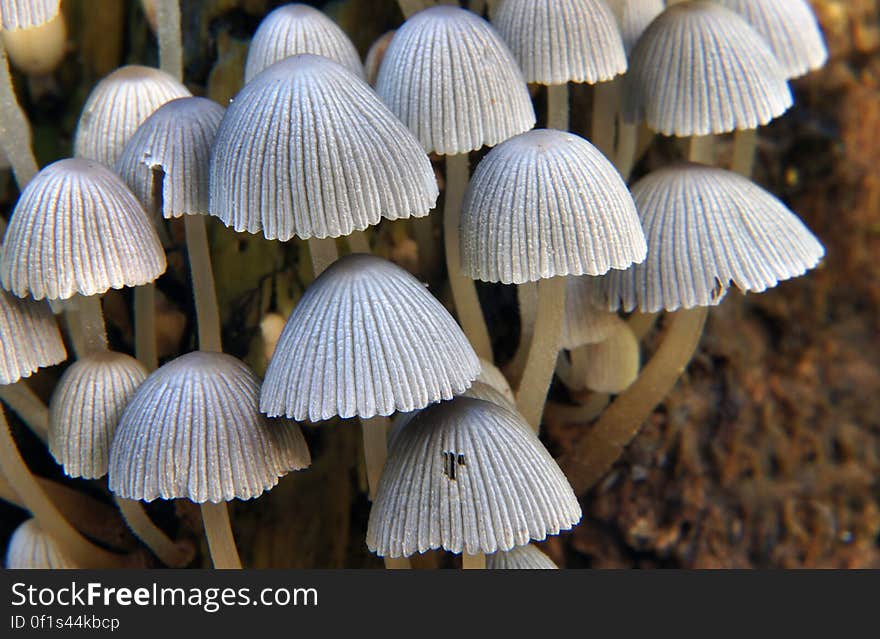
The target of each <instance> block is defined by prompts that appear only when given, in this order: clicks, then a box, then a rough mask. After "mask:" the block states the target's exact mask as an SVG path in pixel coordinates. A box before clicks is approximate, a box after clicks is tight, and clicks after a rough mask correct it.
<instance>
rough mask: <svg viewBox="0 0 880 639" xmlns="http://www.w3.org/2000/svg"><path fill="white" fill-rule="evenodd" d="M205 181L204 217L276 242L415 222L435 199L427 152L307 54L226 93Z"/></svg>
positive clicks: (353, 85) (358, 84)
mask: <svg viewBox="0 0 880 639" xmlns="http://www.w3.org/2000/svg"><path fill="white" fill-rule="evenodd" d="M210 184H211V190H210V200H209V210H210V213H211V214H212V215H215V216H217V217H219V218H220V219H221V220H222V221H223V223H224V224H226V225H227V226H231V227H232V228H234V229H235V230H236V231H247V232H249V233H258V232H261V231H262V233H263V235H265V236H266V237H267V238H269V239H279V240H282V241H286V240H289V239H290V238H292V237H294V236H296V237H299V238H301V239H308V238H311V237H318V238H324V237H340V236H343V235H348V234H350V233H352V232H353V231H356V230H363V229H365V228H367V227H368V226H370V225H373V224H376V223H378V222H379V219H380V218H382V217H384V218H387V219H389V220H396V219H401V218H407V217H423V216H425V215H427V214H428V212H429V211H430V210H431V209H432V208H433V207H434V204H435V203H436V201H437V197H438V195H439V191H438V189H437V181H436V178H435V177H434V170H433V168H432V167H431V162H430V160H428V157H427V155H425V152H424V151H423V150H422V149H421V147H420V146H419V144H418V142H417V141H416V140H415V138H413V136H412V134H410V132H409V131H407V129H406V127H404V126H403V124H401V122H400V121H399V120H398V119H397V118H395V117H394V115H393V114H392V113H391V112H390V111H389V110H388V108H387V107H386V106H385V105H384V104H382V101H381V100H379V98H378V96H377V95H376V94H375V93H374V92H373V90H372V89H370V87H369V86H367V84H366V83H365V82H363V81H362V80H361V79H360V78H358V77H357V76H355V75H354V74H352V73H351V72H350V71H348V70H347V69H345V68H343V67H342V66H340V65H338V64H336V63H335V62H333V61H332V60H328V59H327V58H322V57H320V56H314V55H308V54H304V55H296V56H292V57H290V58H287V59H285V60H282V61H281V62H276V63H275V64H273V65H272V66H271V67H269V68H268V69H266V70H265V71H263V72H262V73H260V74H259V75H257V77H255V78H254V79H253V80H252V81H251V82H250V83H248V84H247V85H245V87H244V88H243V89H242V90H241V92H240V93H239V94H238V95H237V96H236V97H235V100H234V101H233V102H232V104H231V105H230V106H229V108H228V109H227V110H226V114H225V115H224V117H223V121H222V122H221V124H220V129H219V130H218V132H217V138H216V141H215V143H214V149H213V152H212V154H211V173H210Z"/></svg>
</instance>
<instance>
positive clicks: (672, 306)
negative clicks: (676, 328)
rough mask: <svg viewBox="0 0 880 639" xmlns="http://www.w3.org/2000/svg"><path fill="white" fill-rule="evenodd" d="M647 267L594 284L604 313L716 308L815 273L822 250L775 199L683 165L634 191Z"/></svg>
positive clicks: (716, 172) (744, 183)
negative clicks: (733, 290) (736, 292)
mask: <svg viewBox="0 0 880 639" xmlns="http://www.w3.org/2000/svg"><path fill="white" fill-rule="evenodd" d="M633 197H634V198H635V201H636V206H637V207H638V209H639V215H640V216H641V218H642V223H643V224H644V227H645V235H646V236H647V238H648V247H649V248H648V259H647V260H646V261H645V262H644V264H639V265H637V266H634V267H633V268H631V269H630V270H628V271H623V272H615V273H609V274H608V275H606V276H605V277H602V278H599V279H597V280H596V284H597V286H596V287H595V292H596V300H597V301H598V303H600V304H601V305H602V306H604V307H606V308H608V309H610V310H617V309H619V308H622V309H623V310H625V311H631V310H634V309H638V310H639V311H641V312H643V313H654V312H657V311H661V310H667V311H674V310H677V309H679V308H692V307H694V306H714V305H715V304H718V303H719V302H720V301H721V299H722V298H723V297H724V294H725V293H726V292H727V289H728V287H729V286H730V285H731V284H733V285H734V286H736V287H737V288H738V289H740V290H741V291H743V292H757V293H759V292H761V291H764V290H766V289H768V288H772V287H773V286H776V284H778V283H779V282H780V281H782V280H787V279H789V278H792V277H797V276H799V275H803V274H804V273H805V272H806V271H807V270H809V269H811V268H813V267H815V266H816V265H817V264H818V263H819V261H820V260H821V259H822V257H823V256H824V255H825V249H824V248H823V247H822V245H821V244H820V243H819V241H818V240H817V239H816V237H815V236H814V235H813V234H812V233H811V232H810V230H809V229H808V228H807V227H806V226H804V223H803V222H801V220H800V218H798V217H797V216H796V215H795V214H794V213H792V212H791V211H790V210H789V209H788V208H787V207H786V206H785V205H784V204H783V203H782V202H780V201H779V200H778V199H777V198H776V197H774V196H773V195H771V194H770V193H768V192H767V191H765V190H764V189H762V188H761V187H759V186H758V185H756V184H754V183H753V182H751V181H749V180H748V179H746V178H744V177H742V176H741V175H738V174H736V173H733V172H731V171H725V170H723V169H716V168H712V167H708V166H703V165H700V164H683V165H678V166H673V167H668V168H663V169H660V170H659V171H655V172H654V173H651V174H649V175H648V176H646V177H645V178H643V179H642V180H641V181H639V182H638V183H637V184H635V185H634V186H633Z"/></svg>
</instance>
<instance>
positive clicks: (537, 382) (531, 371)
mask: <svg viewBox="0 0 880 639" xmlns="http://www.w3.org/2000/svg"><path fill="white" fill-rule="evenodd" d="M564 314H565V278H564V277H551V278H549V279H543V280H540V281H539V282H538V315H537V318H536V320H535V335H534V337H533V338H532V345H531V347H529V356H528V359H527V360H526V365H525V369H524V370H523V375H522V381H521V382H520V384H519V388H518V390H517V393H516V407H517V409H518V410H519V412H520V413H521V414H522V416H523V417H524V418H525V420H526V421H527V422H528V423H529V424H530V425H531V426H532V428H534V429H535V432H538V431H539V430H540V426H541V414H542V413H543V412H544V403H545V402H546V401H547V391H548V390H549V389H550V382H552V381H553V371H554V369H555V368H556V357H557V354H558V353H559V344H560V340H561V337H562V320H563V317H564Z"/></svg>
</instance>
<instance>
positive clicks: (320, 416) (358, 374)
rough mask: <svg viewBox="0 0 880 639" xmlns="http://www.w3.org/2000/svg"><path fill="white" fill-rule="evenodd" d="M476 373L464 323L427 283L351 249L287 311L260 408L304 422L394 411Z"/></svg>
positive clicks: (420, 403)
mask: <svg viewBox="0 0 880 639" xmlns="http://www.w3.org/2000/svg"><path fill="white" fill-rule="evenodd" d="M479 371H480V362H479V360H478V359H477V356H476V353H474V350H473V348H472V347H471V345H470V343H469V342H468V340H467V338H466V337H465V335H464V333H463V332H462V330H461V328H460V327H459V326H458V324H457V323H456V322H455V320H454V319H453V318H452V316H451V315H450V314H449V312H448V311H447V310H446V309H445V308H444V307H443V305H442V304H440V302H438V301H437V300H436V299H435V298H434V297H433V296H431V294H430V293H429V292H428V290H427V288H426V287H425V286H424V285H423V284H422V283H421V282H419V281H418V280H417V279H416V278H415V277H413V276H412V275H410V274H409V273H407V272H406V271H405V270H403V269H402V268H400V267H399V266H397V265H395V264H393V263H391V262H389V261H387V260H384V259H381V258H378V257H374V256H371V255H363V254H355V255H349V256H347V257H343V258H342V259H340V260H338V261H337V262H335V263H334V264H333V265H331V266H330V268H328V269H327V270H326V271H324V272H323V273H322V274H321V276H320V277H319V278H318V279H317V280H315V282H314V283H313V284H312V285H311V286H309V288H308V289H306V292H305V294H304V295H303V297H302V299H301V300H300V301H299V303H298V304H297V306H296V308H295V309H294V310H293V313H292V314H291V315H290V318H289V319H288V321H287V324H286V325H285V327H284V331H283V332H282V333H281V337H280V339H279V340H278V345H277V346H276V348H275V354H274V355H273V357H272V361H270V362H269V368H268V370H267V371H266V380H265V382H264V384H263V392H262V397H261V399H260V409H261V410H262V411H263V412H264V413H267V414H268V415H270V416H279V415H286V416H287V417H292V418H293V419H296V420H300V421H302V420H306V419H308V420H310V421H319V420H325V419H330V418H331V417H335V416H337V415H338V416H340V417H354V416H359V417H363V418H368V417H374V416H376V415H390V414H391V413H393V412H395V411H412V410H416V409H418V408H423V407H425V406H427V405H428V404H430V403H433V402H437V401H440V400H444V399H450V398H451V397H452V396H453V395H456V394H459V393H461V392H463V391H464V390H465V389H466V388H467V387H468V386H470V383H471V382H472V381H473V379H474V378H475V377H476V376H477V374H478V373H479Z"/></svg>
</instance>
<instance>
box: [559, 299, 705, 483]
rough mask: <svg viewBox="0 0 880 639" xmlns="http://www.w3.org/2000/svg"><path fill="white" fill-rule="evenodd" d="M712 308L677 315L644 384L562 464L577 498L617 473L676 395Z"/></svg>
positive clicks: (634, 386) (637, 384)
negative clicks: (629, 451) (671, 393)
mask: <svg viewBox="0 0 880 639" xmlns="http://www.w3.org/2000/svg"><path fill="white" fill-rule="evenodd" d="M707 315H708V308H706V307H697V308H693V309H688V310H680V311H677V312H675V313H674V314H672V322H671V324H670V325H669V328H668V329H667V330H666V334H665V335H664V336H663V341H662V342H661V344H660V346H659V347H658V348H657V352H656V353H654V356H653V357H652V358H651V361H650V362H648V364H647V365H646V366H645V367H644V368H643V369H642V372H641V374H640V375H639V378H638V379H637V380H636V381H635V382H634V383H633V384H632V386H630V387H629V388H628V389H626V391H624V392H623V393H621V394H620V395H618V396H617V399H615V400H614V402H613V403H612V404H611V405H610V406H609V407H608V408H607V409H606V410H605V412H604V413H602V416H601V417H600V418H599V421H597V422H596V424H595V425H594V426H593V427H592V428H591V429H590V431H589V432H588V433H587V435H586V436H585V437H583V438H581V440H580V441H579V442H578V443H577V445H576V446H575V448H574V449H573V450H571V451H569V452H568V453H567V454H566V455H565V456H563V457H562V459H560V460H559V464H560V466H561V467H562V468H563V470H564V471H565V474H566V476H567V477H568V479H569V481H570V482H571V485H572V487H573V488H574V489H575V493H576V494H578V495H582V494H584V493H585V492H586V491H587V490H589V489H590V488H591V487H592V486H593V485H594V484H595V483H596V482H597V481H599V479H601V478H602V477H603V476H604V475H605V473H607V472H608V470H609V469H610V468H611V466H612V465H613V464H614V462H615V461H617V459H618V458H619V457H620V455H621V453H622V452H623V449H624V448H625V447H626V446H627V445H628V444H629V443H630V442H631V441H632V439H633V438H634V437H635V436H636V434H638V432H639V428H641V425H642V424H643V423H644V422H645V420H646V419H647V418H648V417H649V416H650V415H651V413H652V412H653V411H654V409H655V408H656V407H657V405H658V404H659V403H660V402H661V401H663V398H664V397H666V395H667V394H668V393H669V391H670V390H672V387H673V386H675V383H676V382H677V381H678V378H679V377H680V376H681V374H682V372H684V369H685V368H687V365H688V363H689V362H690V361H691V358H692V357H693V355H694V352H695V351H696V349H697V345H698V344H699V343H700V337H701V335H702V334H703V326H704V325H705V323H706V316H707Z"/></svg>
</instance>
